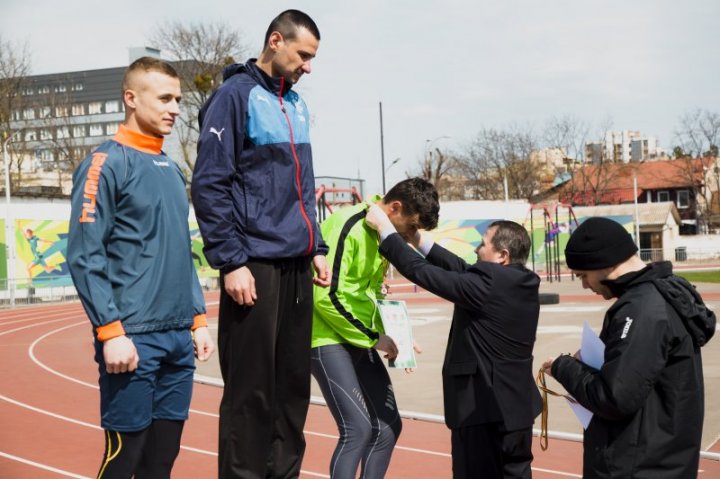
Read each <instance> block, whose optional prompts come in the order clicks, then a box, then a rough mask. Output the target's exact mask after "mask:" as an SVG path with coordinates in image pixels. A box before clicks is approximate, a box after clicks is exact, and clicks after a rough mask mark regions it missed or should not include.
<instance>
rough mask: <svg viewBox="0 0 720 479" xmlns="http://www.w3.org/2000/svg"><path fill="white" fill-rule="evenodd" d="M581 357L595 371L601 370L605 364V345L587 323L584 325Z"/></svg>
mask: <svg viewBox="0 0 720 479" xmlns="http://www.w3.org/2000/svg"><path fill="white" fill-rule="evenodd" d="M580 356H581V357H580V359H581V361H582V362H584V363H585V364H587V365H588V366H590V367H592V368H595V369H600V368H601V367H602V365H603V363H604V362H605V344H604V343H603V342H602V341H601V340H600V338H599V337H598V335H597V334H595V331H593V330H592V328H590V325H589V324H588V322H587V321H585V324H583V331H582V342H581V344H580Z"/></svg>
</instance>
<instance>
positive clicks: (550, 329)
mask: <svg viewBox="0 0 720 479" xmlns="http://www.w3.org/2000/svg"><path fill="white" fill-rule="evenodd" d="M582 330H583V328H582V327H580V326H538V328H537V334H582Z"/></svg>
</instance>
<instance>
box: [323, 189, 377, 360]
mask: <svg viewBox="0 0 720 479" xmlns="http://www.w3.org/2000/svg"><path fill="white" fill-rule="evenodd" d="M379 199H380V197H376V198H373V201H377V200H379ZM367 209H368V204H367V203H360V204H358V205H354V206H348V207H345V208H342V209H340V210H338V211H336V212H335V213H333V214H332V215H330V217H328V218H327V219H326V220H325V221H324V222H323V223H322V225H320V231H321V232H322V237H323V238H324V239H325V242H326V243H327V245H328V246H329V248H330V251H329V253H328V255H327V262H328V265H329V266H330V267H331V268H332V282H331V283H330V287H329V288H318V287H315V291H314V299H313V301H314V305H315V308H314V311H313V335H312V347H314V348H315V347H318V346H324V345H327V344H338V343H349V344H352V345H353V346H357V347H361V348H371V347H373V346H374V345H375V343H377V340H378V337H379V335H380V334H381V333H382V334H384V333H385V331H384V329H383V326H382V322H381V320H380V314H379V312H378V309H377V300H378V299H382V295H381V292H380V290H381V288H382V284H383V278H384V276H385V270H386V268H387V261H386V260H385V259H384V258H383V257H382V256H380V253H379V252H378V234H377V232H376V231H374V230H373V229H371V228H370V227H369V226H367V225H366V224H365V215H366V214H367Z"/></svg>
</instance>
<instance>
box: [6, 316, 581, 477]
mask: <svg viewBox="0 0 720 479" xmlns="http://www.w3.org/2000/svg"><path fill="white" fill-rule="evenodd" d="M82 324H85V321H83V322H80V323H74V324H70V325H67V326H63V327H62V328H58V329H56V330H53V331H50V332H48V333H45V334H44V335H42V336H41V337H39V338H38V339H36V340H35V341H34V342H33V343H32V345H31V346H30V347H29V354H30V357H31V358H32V360H33V362H35V364H37V365H38V366H40V367H41V368H43V369H45V370H46V371H48V372H50V373H52V374H55V375H57V376H59V377H61V378H64V379H66V380H68V381H72V382H75V383H78V384H81V385H83V386H88V387H91V388H93V389H98V386H97V385H96V384H91V383H87V382H85V381H81V380H79V379H75V378H73V377H71V376H67V375H66V374H62V373H60V372H58V371H55V370H54V369H52V368H50V367H48V366H46V365H45V364H43V363H42V362H41V361H39V360H38V359H37V358H36V357H35V354H34V348H35V346H36V345H37V344H38V343H39V342H40V341H42V340H44V339H46V338H47V337H49V336H51V335H53V334H55V333H58V332H61V331H63V330H65V329H69V328H71V327H74V326H78V325H82ZM538 329H539V328H538ZM577 329H578V330H580V331H582V328H577ZM0 399H3V400H5V401H8V402H12V403H13V404H16V405H19V406H22V407H27V408H28V409H31V410H33V411H36V412H40V413H43V414H48V415H51V416H53V417H56V418H58V419H62V420H66V421H69V422H74V423H76V424H80V425H83V426H87V427H92V428H95V429H102V428H100V427H99V426H96V425H93V424H89V423H83V422H82V421H77V420H74V419H71V418H67V417H65V416H61V415H58V414H54V413H51V412H49V411H44V410H42V409H38V408H34V407H32V406H29V405H25V404H23V403H19V402H17V401H14V400H11V399H9V398H7V397H5V396H3V395H0ZM190 412H192V413H195V414H199V415H204V416H209V417H213V418H219V417H220V416H219V414H217V413H211V412H205V411H199V410H195V409H191V410H190ZM304 433H305V434H308V435H311V436H318V437H325V438H329V439H338V437H339V436H337V435H333V434H324V433H319V432H314V431H307V430H306V431H304ZM395 448H396V449H399V450H404V451H408V452H416V453H420V454H427V455H434V456H441V457H451V456H450V454H448V453H443V452H437V451H430V450H427V449H418V448H412V447H406V446H395ZM181 449H185V450H187V451H190V452H196V453H199V454H206V455H211V456H217V453H214V452H211V451H207V450H204V449H196V448H192V447H189V446H181ZM533 469H535V468H533ZM537 470H541V469H537ZM542 471H549V472H555V473H557V474H559V475H568V476H570V477H582V476H577V475H572V474H569V473H563V472H559V471H551V470H549V469H548V470H542ZM301 472H302V473H303V474H307V475H310V476H315V477H330V476H328V475H325V474H319V473H311V472H309V471H301Z"/></svg>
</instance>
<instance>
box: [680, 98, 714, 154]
mask: <svg viewBox="0 0 720 479" xmlns="http://www.w3.org/2000/svg"><path fill="white" fill-rule="evenodd" d="M675 141H676V146H675V148H674V149H673V153H674V155H675V156H676V157H678V158H679V157H684V156H690V157H699V156H718V146H720V113H718V112H713V111H710V110H704V109H701V108H697V109H695V110H692V111H689V112H687V113H685V114H684V115H683V116H681V117H680V125H679V126H678V128H677V129H676V130H675Z"/></svg>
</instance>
